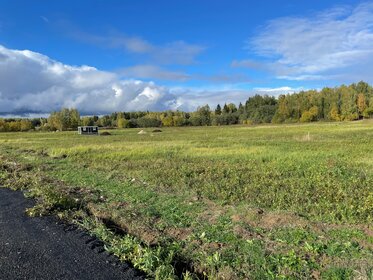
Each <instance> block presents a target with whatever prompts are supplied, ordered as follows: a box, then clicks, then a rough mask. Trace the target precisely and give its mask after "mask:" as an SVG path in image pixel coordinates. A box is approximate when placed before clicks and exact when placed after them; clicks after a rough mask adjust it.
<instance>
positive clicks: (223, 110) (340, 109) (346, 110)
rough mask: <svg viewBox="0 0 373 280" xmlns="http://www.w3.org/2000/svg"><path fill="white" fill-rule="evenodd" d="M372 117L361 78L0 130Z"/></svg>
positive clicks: (64, 115) (10, 123) (60, 115)
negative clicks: (188, 106)
mask: <svg viewBox="0 0 373 280" xmlns="http://www.w3.org/2000/svg"><path fill="white" fill-rule="evenodd" d="M363 118H373V88H372V86H370V85H369V84H367V83H365V82H362V81H361V82H359V83H357V84H355V83H354V84H351V85H349V86H346V85H342V86H340V87H335V88H328V87H325V88H323V89H322V90H320V91H317V90H308V91H301V92H299V93H292V94H286V95H280V96H279V97H278V98H275V97H273V96H268V95H264V96H262V95H255V96H253V97H250V98H249V99H248V100H247V101H246V102H245V103H244V104H242V103H240V104H238V106H236V105H235V104H233V103H229V104H224V105H222V106H221V105H220V104H218V105H217V106H216V108H213V109H211V108H210V106H209V105H205V106H202V107H199V108H198V109H197V110H196V111H194V112H182V111H165V112H149V111H137V112H115V113H112V114H109V115H103V116H82V117H81V116H80V114H79V112H78V110H76V109H67V108H64V109H62V110H61V111H58V112H52V113H51V114H50V116H49V117H48V118H40V119H0V131H2V132H6V131H28V130H33V129H35V130H47V131H56V130H59V131H63V130H74V129H76V128H77V127H78V126H79V125H83V126H92V125H96V126H100V127H108V128H114V127H117V128H135V127H161V126H165V127H169V126H209V125H232V124H260V123H296V122H313V121H353V120H359V119H363Z"/></svg>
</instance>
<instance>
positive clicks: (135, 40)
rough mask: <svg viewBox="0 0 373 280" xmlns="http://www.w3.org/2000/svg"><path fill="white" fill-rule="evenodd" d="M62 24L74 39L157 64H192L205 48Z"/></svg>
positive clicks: (180, 41)
mask: <svg viewBox="0 0 373 280" xmlns="http://www.w3.org/2000/svg"><path fill="white" fill-rule="evenodd" d="M64 26H65V28H66V29H68V30H70V31H69V32H68V34H69V36H71V37H72V38H74V39H75V40H78V41H81V42H84V43H89V44H94V45H98V46H101V47H104V48H114V49H120V50H123V51H125V52H127V53H132V54H137V55H141V56H142V57H144V58H145V59H146V60H147V61H149V60H151V61H152V62H156V63H158V64H177V65H188V64H193V63H196V58H197V56H198V55H200V54H201V53H202V52H204V51H205V50H206V47H205V46H202V45H198V44H191V43H187V42H185V41H182V40H179V41H172V42H167V43H164V44H154V43H151V42H149V41H147V40H145V39H143V38H141V37H138V36H127V35H124V34H122V33H117V32H112V33H110V34H108V35H93V34H90V33H86V32H84V31H80V30H79V29H78V28H77V27H75V26H72V25H71V24H68V23H65V24H64Z"/></svg>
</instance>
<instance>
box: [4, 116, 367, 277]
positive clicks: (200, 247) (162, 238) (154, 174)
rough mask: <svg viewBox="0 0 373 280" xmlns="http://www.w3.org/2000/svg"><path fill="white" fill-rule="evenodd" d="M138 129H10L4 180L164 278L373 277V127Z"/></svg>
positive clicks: (6, 135)
mask: <svg viewBox="0 0 373 280" xmlns="http://www.w3.org/2000/svg"><path fill="white" fill-rule="evenodd" d="M138 131H139V130H138V129H126V130H113V131H110V132H111V133H112V134H113V135H112V136H108V137H102V136H100V137H96V136H80V135H77V134H76V133H72V132H58V133H42V132H38V133H36V132H35V133H2V134H0V154H1V159H2V161H3V165H2V167H1V166H0V167H1V168H0V183H1V184H3V185H7V186H10V187H13V188H21V189H24V190H27V191H28V192H27V194H28V195H31V196H36V197H39V201H40V203H39V205H38V206H37V207H36V208H34V209H30V210H29V213H30V214H32V215H37V214H40V213H41V214H42V213H46V212H51V211H52V212H56V213H58V214H59V215H60V216H61V217H69V218H70V219H71V218H72V219H75V220H76V221H77V222H79V223H80V224H81V225H82V226H84V227H86V228H88V229H89V230H91V231H92V232H94V233H95V234H96V235H97V236H99V237H100V238H102V239H103V240H104V241H105V242H106V244H107V248H108V250H109V251H111V252H113V253H115V254H116V255H118V256H119V257H120V258H121V259H123V260H129V261H131V262H133V263H134V265H135V266H136V267H138V268H139V269H142V270H144V271H145V272H146V273H148V275H149V276H151V277H155V278H158V279H174V278H183V277H184V279H193V278H203V277H209V278H211V279H246V278H249V279H310V278H312V277H313V278H323V279H350V278H353V277H365V278H367V279H369V277H370V279H372V277H373V275H372V273H373V272H372V271H373V265H372V264H373V234H372V227H371V225H372V223H373V140H372V139H373V122H371V121H362V122H353V123H314V124H305V125H296V124H294V125H266V126H229V127H193V128H192V127H191V128H162V131H163V132H162V133H154V134H153V133H151V129H149V130H147V132H148V133H147V134H143V135H139V134H137V133H138ZM87 213H89V214H90V215H87ZM108 221H110V222H109V223H108ZM113 225H114V226H113ZM114 227H117V228H121V229H122V234H121V235H118V234H114V233H113V228H114ZM123 232H125V234H123ZM187 270H188V271H189V272H187ZM363 279H364V278H363Z"/></svg>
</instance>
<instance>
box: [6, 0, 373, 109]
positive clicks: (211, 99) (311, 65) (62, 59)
mask: <svg viewBox="0 0 373 280" xmlns="http://www.w3.org/2000/svg"><path fill="white" fill-rule="evenodd" d="M0 6H1V9H0V46H1V48H2V49H1V52H0V74H3V75H2V76H3V79H1V76H0V82H2V83H0V114H13V113H14V114H19V113H36V114H38V113H43V112H46V111H47V110H52V109H58V107H62V106H70V107H71V106H76V107H78V108H79V109H81V110H82V111H83V112H84V113H87V114H89V113H96V112H97V113H106V112H109V111H111V110H138V109H149V110H164V109H183V110H193V109H195V107H197V106H200V105H203V103H209V104H211V105H212V106H214V105H216V103H218V102H219V103H221V102H224V101H227V102H239V101H245V100H246V99H247V98H248V97H249V96H250V95H253V94H256V93H261V94H274V95H278V94H281V93H286V92H293V91H298V90H300V89H309V88H321V87H324V86H336V85H339V84H342V83H351V82H355V81H359V80H366V81H367V82H373V78H371V77H372V75H371V74H372V70H371V69H373V67H371V62H373V44H372V43H371V42H373V2H372V1H347V0H345V1H331V0H323V1H321V0H313V1H306V0H290V1H278V0H277V1H275V0H271V1H270V0H262V1H242V0H241V1H238V0H230V1H225V0H215V1H212V0H205V1H201V0H199V1H197V0H189V1H181V0H180V1H177V0H174V1H170V0H167V1H165V0H157V1H143V0H137V1H125V0H124V1H119V0H118V1H101V0H96V1H79V0H75V1H69V0H68V1H66V0H65V1H41V0H39V1H37V0H34V1H17V0H0ZM371 45H372V46H371ZM17 50H19V51H17ZM1 60H3V62H2V61H1ZM31 66H32V67H31ZM87 66H89V67H87ZM1 67H2V68H3V69H1ZM7 69H8V70H7ZM9 69H11V70H9ZM38 71H39V72H38ZM17 73H20V74H23V75H17ZM12 75H13V76H14V75H17V76H16V77H14V79H13V80H12V78H13V76H12ZM11 80H12V81H11ZM15 81H18V82H19V83H20V84H21V85H22V86H21V85H17V86H15V85H8V84H7V83H10V82H13V83H15ZM36 81H38V82H36ZM90 81H91V82H92V83H91V84H90V83H89V82H90ZM33 83H37V84H36V85H35V84H33ZM1 84H3V85H1ZM4 84H5V85H4ZM118 92H119V93H118ZM104 98H105V99H104ZM106 99H108V100H106ZM87 100H93V101H95V102H100V103H101V105H102V104H103V103H105V106H104V105H102V106H87V105H84V104H83V103H84V102H86V101H87ZM103 100H104V101H103ZM31 101H32V102H31ZM30 103H31V104H30Z"/></svg>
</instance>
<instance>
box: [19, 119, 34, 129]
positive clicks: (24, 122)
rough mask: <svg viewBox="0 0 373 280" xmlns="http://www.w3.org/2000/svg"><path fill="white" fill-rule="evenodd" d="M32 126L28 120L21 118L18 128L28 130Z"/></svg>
mask: <svg viewBox="0 0 373 280" xmlns="http://www.w3.org/2000/svg"><path fill="white" fill-rule="evenodd" d="M31 128H32V123H31V121H29V120H26V119H22V120H21V121H20V130H21V131H29V130H30V129H31Z"/></svg>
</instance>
